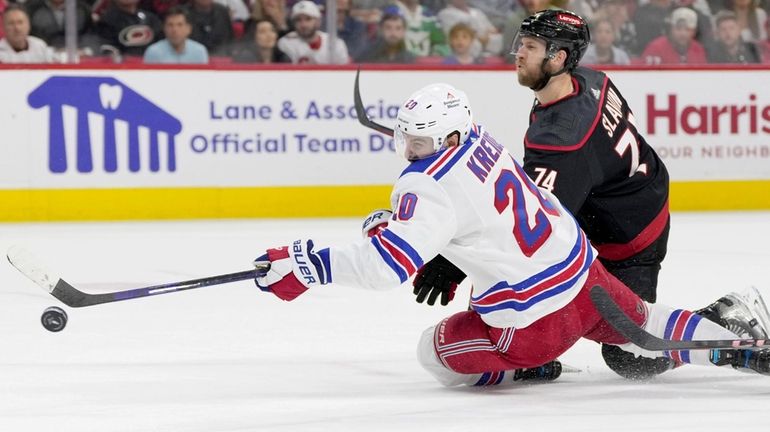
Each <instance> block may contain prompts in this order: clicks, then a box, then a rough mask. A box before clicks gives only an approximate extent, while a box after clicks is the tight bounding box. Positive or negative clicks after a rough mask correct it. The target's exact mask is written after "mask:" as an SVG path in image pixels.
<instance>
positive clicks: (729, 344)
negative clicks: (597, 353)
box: [590, 285, 770, 351]
mask: <svg viewBox="0 0 770 432" xmlns="http://www.w3.org/2000/svg"><path fill="white" fill-rule="evenodd" d="M590 294H591V301H592V302H593V303H594V306H596V309H597V310H598V311H599V314H600V315H601V316H602V318H604V320H605V321H607V323H609V325H611V326H612V328H614V329H615V330H617V332H618V333H620V334H621V335H623V336H624V337H625V338H626V339H628V340H629V342H631V343H632V344H634V345H636V346H638V347H639V348H642V349H645V350H647V351H681V350H711V349H721V348H733V349H763V348H767V347H770V339H712V340H693V341H677V340H668V339H661V338H659V337H657V336H654V335H652V334H650V333H648V332H646V331H645V330H644V329H643V328H641V327H639V325H637V324H636V323H635V322H634V321H633V320H632V319H631V318H629V317H628V315H626V314H625V312H623V310H622V309H620V306H618V304H617V303H615V300H613V299H612V297H610V295H609V294H607V291H605V289H604V288H602V287H601V286H599V285H594V287H593V288H591V292H590Z"/></svg>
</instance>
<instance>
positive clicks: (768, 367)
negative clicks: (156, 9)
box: [709, 349, 770, 375]
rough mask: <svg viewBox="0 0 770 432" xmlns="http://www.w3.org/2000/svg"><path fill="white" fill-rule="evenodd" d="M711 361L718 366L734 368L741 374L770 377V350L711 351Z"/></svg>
mask: <svg viewBox="0 0 770 432" xmlns="http://www.w3.org/2000/svg"><path fill="white" fill-rule="evenodd" d="M709 360H711V363H714V364H715V365H717V366H732V367H733V369H735V370H738V371H741V372H756V373H758V374H762V375H770V349H763V350H761V351H752V350H730V349H721V350H711V355H710V358H709Z"/></svg>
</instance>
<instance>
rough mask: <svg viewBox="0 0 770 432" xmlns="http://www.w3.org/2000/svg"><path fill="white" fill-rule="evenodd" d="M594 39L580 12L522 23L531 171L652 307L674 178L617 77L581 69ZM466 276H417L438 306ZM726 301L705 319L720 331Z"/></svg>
mask: <svg viewBox="0 0 770 432" xmlns="http://www.w3.org/2000/svg"><path fill="white" fill-rule="evenodd" d="M589 41H590V33H589V30H588V26H587V24H586V22H585V21H584V20H583V19H582V18H581V17H579V16H578V15H575V14H574V13H572V12H568V11H564V10H546V11H541V12H538V13H536V14H534V15H532V16H530V17H529V18H527V19H525V20H524V21H523V22H522V24H521V27H520V29H519V33H518V35H517V37H516V39H515V40H514V44H513V47H512V52H511V54H512V55H514V56H515V57H516V66H517V76H518V80H519V83H520V84H521V85H524V86H527V87H529V88H531V89H532V90H533V91H534V92H535V101H534V104H533V107H532V110H531V112H530V118H529V120H530V124H529V128H528V129H527V132H526V134H525V137H524V147H525V150H524V170H525V171H526V172H527V174H528V175H529V176H530V177H531V178H532V179H533V180H534V181H535V183H536V184H537V185H538V186H539V187H541V188H544V189H547V190H549V191H551V192H552V193H554V194H555V195H556V196H557V197H558V198H559V200H560V201H561V202H562V203H563V204H564V206H565V207H566V208H567V209H568V210H570V211H571V212H572V213H573V214H574V215H575V217H576V218H577V220H578V222H579V224H580V226H581V228H583V230H584V231H585V232H586V233H587V234H588V237H589V239H590V240H591V243H592V244H593V246H594V247H595V248H596V249H597V250H598V252H599V259H600V260H601V262H602V264H604V266H605V267H606V268H607V269H608V270H609V271H610V272H611V273H612V274H613V275H614V276H615V277H617V278H618V279H620V280H621V281H622V282H623V283H624V284H626V285H627V286H628V287H630V288H631V289H632V290H633V291H634V292H635V293H636V294H638V295H639V296H640V297H641V298H642V299H644V300H646V301H648V302H651V303H652V302H655V300H656V291H657V281H658V272H659V271H660V268H661V262H662V261H663V259H664V258H665V256H666V245H667V242H668V232H669V209H668V195H669V177H668V172H667V170H666V167H665V165H664V164H663V162H662V161H661V160H660V158H659V157H658V155H657V154H656V153H655V151H654V150H653V149H652V148H651V147H650V146H649V145H648V143H647V142H646V141H645V139H644V137H643V136H642V135H641V134H640V133H639V131H638V130H637V128H636V122H635V120H634V116H633V113H632V111H631V109H630V108H629V107H628V103H627V102H626V100H625V99H624V98H623V96H622V94H621V93H620V91H619V90H618V89H617V87H615V85H614V84H613V83H612V81H611V80H610V79H609V77H607V75H605V74H604V73H602V72H599V71H595V70H592V69H587V68H584V67H578V63H579V61H580V58H581V57H582V56H583V54H584V53H585V50H586V48H587V47H588V44H589ZM464 277H465V275H464V274H462V272H460V271H459V270H458V269H457V268H456V267H454V266H453V265H452V264H451V263H450V262H449V261H447V260H446V259H444V258H443V257H441V256H438V257H436V258H434V260H432V261H430V262H428V263H427V264H426V265H425V266H424V267H423V268H422V269H421V270H420V272H419V273H418V275H417V277H416V278H415V281H414V287H415V294H417V300H418V301H423V300H424V299H425V297H426V296H428V294H430V297H429V298H428V300H429V304H433V302H434V301H435V298H436V297H437V291H447V290H452V289H454V287H456V283H459V282H460V281H462V280H463V279H464ZM445 297H446V296H442V303H444V304H446V302H444V301H443V299H444V298H445ZM723 300H724V299H720V300H719V301H718V302H716V303H714V304H713V305H712V306H710V307H709V308H705V309H703V310H701V311H699V313H700V314H701V315H704V316H706V317H707V318H709V319H712V320H713V321H717V322H718V323H721V322H720V321H723V317H721V315H720V312H719V309H720V307H722V308H724V306H725V305H724V304H723ZM721 324H723V325H724V323H721ZM602 354H603V356H604V359H605V362H606V363H607V365H608V366H609V367H610V368H611V369H612V370H614V371H615V372H617V373H618V374H619V375H621V376H624V377H626V378H633V379H645V378H649V377H652V376H655V375H657V374H660V373H662V372H665V371H667V370H669V369H671V368H673V367H674V363H673V362H672V361H671V360H670V359H668V358H662V357H661V358H657V359H649V358H643V357H635V356H634V355H633V354H630V353H627V352H625V351H622V350H621V349H620V348H618V347H616V346H610V345H604V346H603V347H602Z"/></svg>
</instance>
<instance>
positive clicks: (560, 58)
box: [551, 49, 568, 70]
mask: <svg viewBox="0 0 770 432" xmlns="http://www.w3.org/2000/svg"><path fill="white" fill-rule="evenodd" d="M567 56H568V54H567V51H565V50H563V49H560V50H558V51H556V54H554V56H553V57H551V60H553V61H554V62H556V63H557V64H558V66H557V68H556V70H559V69H561V68H563V67H564V64H565V62H566V61H567Z"/></svg>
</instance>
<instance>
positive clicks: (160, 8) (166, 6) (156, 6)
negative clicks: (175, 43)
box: [85, 0, 188, 19]
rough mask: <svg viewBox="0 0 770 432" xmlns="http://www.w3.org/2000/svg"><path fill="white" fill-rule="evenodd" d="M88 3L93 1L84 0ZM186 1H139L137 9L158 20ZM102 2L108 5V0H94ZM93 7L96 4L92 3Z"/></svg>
mask: <svg viewBox="0 0 770 432" xmlns="http://www.w3.org/2000/svg"><path fill="white" fill-rule="evenodd" d="M85 1H86V2H88V3H94V0H85ZM187 1H188V0H140V1H139V8H140V9H144V10H148V11H152V12H153V13H154V14H155V15H157V16H158V18H160V19H163V18H164V17H165V16H166V14H167V13H168V11H169V10H170V9H171V8H172V7H174V6H182V5H185V4H187ZM99 2H104V3H106V4H109V2H110V0H96V3H99ZM94 6H95V7H98V6H96V4H95V3H94Z"/></svg>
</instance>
